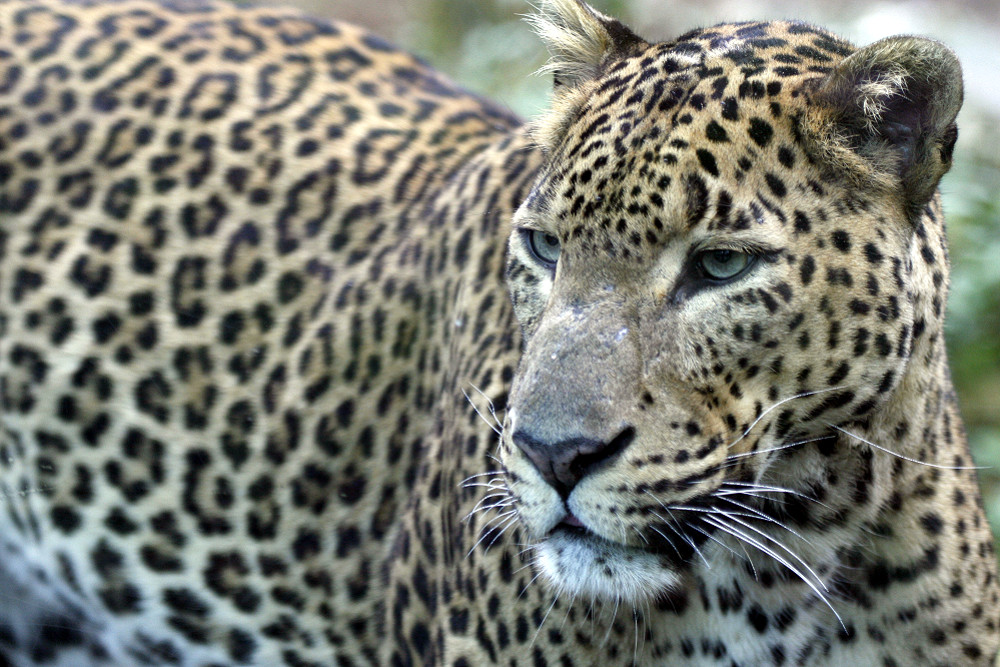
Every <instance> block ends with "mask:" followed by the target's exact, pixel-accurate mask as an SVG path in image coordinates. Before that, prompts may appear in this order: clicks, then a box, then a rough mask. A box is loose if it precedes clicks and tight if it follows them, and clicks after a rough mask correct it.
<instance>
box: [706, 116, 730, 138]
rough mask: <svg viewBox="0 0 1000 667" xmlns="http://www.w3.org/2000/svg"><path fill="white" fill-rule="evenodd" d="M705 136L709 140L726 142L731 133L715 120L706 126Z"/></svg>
mask: <svg viewBox="0 0 1000 667" xmlns="http://www.w3.org/2000/svg"><path fill="white" fill-rule="evenodd" d="M705 136H706V137H708V140H709V141H715V142H724V141H729V135H728V134H726V131H725V129H723V127H722V126H721V125H719V124H718V123H717V122H715V121H714V120H713V121H712V122H711V123H709V124H708V126H707V127H706V128H705Z"/></svg>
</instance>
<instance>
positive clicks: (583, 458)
mask: <svg viewBox="0 0 1000 667" xmlns="http://www.w3.org/2000/svg"><path fill="white" fill-rule="evenodd" d="M511 438H512V440H513V441H514V444H515V445H517V446H518V448H519V449H520V450H521V451H522V452H524V453H525V455H526V456H527V457H528V459H529V460H530V461H531V462H532V463H533V464H534V465H535V467H536V468H537V469H538V472H540V473H541V474H542V477H543V478H544V479H545V481H546V482H548V483H549V485H550V486H552V488H554V489H555V490H556V491H558V492H559V495H560V496H562V497H563V499H564V500H565V499H566V498H567V497H569V494H570V492H571V491H572V490H573V487H575V486H576V485H577V483H578V482H579V481H580V480H581V479H583V478H584V477H585V476H586V475H587V474H589V473H590V472H591V471H593V470H594V468H596V467H597V466H598V465H600V464H601V463H604V462H606V461H608V460H609V459H611V458H613V457H614V456H615V455H616V454H618V453H619V452H621V451H622V450H623V449H625V448H626V447H628V445H629V443H630V442H632V440H633V439H634V438H635V429H634V428H633V427H631V426H627V427H625V428H624V429H622V431H621V432H620V433H619V434H618V435H616V436H615V437H614V438H612V439H611V440H608V441H601V440H594V439H590V438H582V437H581V438H570V439H567V440H561V441H557V442H547V441H545V440H542V439H539V438H537V437H535V436H534V435H532V434H531V433H529V432H527V431H524V430H517V431H515V432H514V434H513V435H512V436H511Z"/></svg>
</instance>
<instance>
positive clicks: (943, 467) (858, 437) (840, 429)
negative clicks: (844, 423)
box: [827, 423, 984, 470]
mask: <svg viewBox="0 0 1000 667" xmlns="http://www.w3.org/2000/svg"><path fill="white" fill-rule="evenodd" d="M827 426H829V427H830V428H832V429H834V430H836V431H840V432H841V433H843V434H844V435H848V436H850V437H852V438H854V439H855V440H858V441H860V442H863V443H865V444H866V445H868V446H869V447H874V448H875V449H877V450H879V451H881V452H885V453H886V454H892V455H893V456H895V457H896V458H900V459H903V460H904V461H909V462H910V463H916V464H918V465H922V466H927V467H928V468H937V469H938V470H983V469H984V467H983V466H943V465H938V464H936V463H928V462H927V461H921V460H920V459H914V458H910V457H909V456H903V455H902V454H900V453H898V452H894V451H892V450H891V449H887V448H886V447H882V446H881V445H876V444H875V443H874V442H872V441H871V440H866V439H865V438H862V437H861V436H860V435H858V434H857V433H851V432H850V431H848V430H847V429H843V428H841V427H839V426H836V425H834V424H829V423H828V424H827Z"/></svg>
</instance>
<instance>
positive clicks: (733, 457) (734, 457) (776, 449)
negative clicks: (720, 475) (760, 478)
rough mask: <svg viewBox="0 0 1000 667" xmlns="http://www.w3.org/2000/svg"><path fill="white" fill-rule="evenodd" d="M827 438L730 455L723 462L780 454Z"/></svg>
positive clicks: (811, 439) (824, 436) (820, 437)
mask: <svg viewBox="0 0 1000 667" xmlns="http://www.w3.org/2000/svg"><path fill="white" fill-rule="evenodd" d="M828 437H830V436H827V435H823V436H818V437H815V438H809V439H807V440H797V441H796V442H789V443H786V444H784V445H781V446H779V447H768V448H767V449H758V450H756V451H753V452H740V453H738V454H730V455H728V456H727V457H726V461H725V462H726V463H729V462H730V461H735V460H737V459H743V458H747V457H748V456H758V455H760V454H770V453H771V452H780V451H781V450H783V449H791V448H792V447H798V446H799V445H806V444H809V443H810V442H819V441H820V440H826V439H827V438H828ZM733 444H735V443H733ZM720 467H728V466H720Z"/></svg>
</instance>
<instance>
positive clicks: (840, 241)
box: [830, 229, 851, 252]
mask: <svg viewBox="0 0 1000 667" xmlns="http://www.w3.org/2000/svg"><path fill="white" fill-rule="evenodd" d="M830 241H831V242H832V243H833V247H834V248H836V249H837V250H839V251H840V252H849V251H850V249H851V236H850V234H848V233H847V232H845V231H844V230H843V229H837V230H835V231H834V232H833V233H832V234H830Z"/></svg>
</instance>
